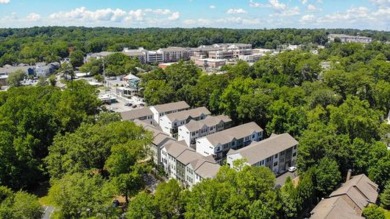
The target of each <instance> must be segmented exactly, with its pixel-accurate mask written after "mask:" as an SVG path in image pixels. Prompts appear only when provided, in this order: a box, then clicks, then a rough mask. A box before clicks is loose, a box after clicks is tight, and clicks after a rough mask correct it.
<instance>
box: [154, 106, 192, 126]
mask: <svg viewBox="0 0 390 219" xmlns="http://www.w3.org/2000/svg"><path fill="white" fill-rule="evenodd" d="M189 108H190V106H189V105H188V104H187V103H186V102H185V101H179V102H174V103H166V104H161V105H155V106H151V107H150V110H151V111H152V112H153V119H154V121H155V122H156V123H159V122H160V117H162V116H164V115H167V114H171V113H176V112H179V111H183V110H186V109H189Z"/></svg>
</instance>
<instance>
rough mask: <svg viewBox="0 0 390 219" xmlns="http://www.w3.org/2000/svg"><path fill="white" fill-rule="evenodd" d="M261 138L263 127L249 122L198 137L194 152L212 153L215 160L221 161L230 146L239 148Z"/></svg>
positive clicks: (204, 154)
mask: <svg viewBox="0 0 390 219" xmlns="http://www.w3.org/2000/svg"><path fill="white" fill-rule="evenodd" d="M262 138H263V129H262V128H260V127H259V126H258V125H257V124H256V123H254V122H250V123H246V124H243V125H239V126H236V127H233V128H230V129H226V130H223V131H221V132H216V133H214V134H211V135H207V136H205V137H201V138H198V139H197V140H196V152H198V153H199V154H202V155H203V156H209V155H212V156H213V157H214V159H215V160H217V161H222V159H224V158H226V154H227V152H228V151H229V150H230V149H231V148H233V149H239V148H242V147H245V146H247V145H249V144H250V143H251V142H252V141H260V140H261V139H262Z"/></svg>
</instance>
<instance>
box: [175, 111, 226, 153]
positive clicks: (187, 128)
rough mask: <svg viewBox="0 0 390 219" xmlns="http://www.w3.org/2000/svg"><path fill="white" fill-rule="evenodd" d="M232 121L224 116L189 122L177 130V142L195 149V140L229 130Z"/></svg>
mask: <svg viewBox="0 0 390 219" xmlns="http://www.w3.org/2000/svg"><path fill="white" fill-rule="evenodd" d="M231 125H232V120H231V119H230V118H229V117H228V116H225V115H219V116H207V117H206V119H204V120H199V121H196V120H191V121H190V122H189V123H187V124H185V125H182V126H180V127H179V129H178V140H179V141H184V142H185V143H186V144H187V146H191V147H192V148H195V146H196V141H195V139H197V138H200V137H203V136H206V135H209V134H213V133H215V132H219V131H222V130H224V129H228V128H230V127H231Z"/></svg>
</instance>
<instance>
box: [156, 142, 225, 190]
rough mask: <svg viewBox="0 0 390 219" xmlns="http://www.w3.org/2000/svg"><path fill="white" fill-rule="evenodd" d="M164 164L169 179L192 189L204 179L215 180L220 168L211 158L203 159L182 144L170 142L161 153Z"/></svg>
mask: <svg viewBox="0 0 390 219" xmlns="http://www.w3.org/2000/svg"><path fill="white" fill-rule="evenodd" d="M161 158H162V164H163V167H164V170H165V172H166V173H167V174H168V176H169V178H173V179H177V180H178V181H179V182H181V183H182V184H183V185H184V186H187V187H191V186H193V185H194V184H196V183H198V182H200V181H201V180H202V179H206V178H214V177H215V176H216V175H217V173H218V171H219V168H220V165H219V164H217V163H216V162H215V161H214V160H213V158H211V157H203V156H201V155H200V154H198V153H196V152H195V150H193V149H191V148H188V147H187V146H186V145H184V144H181V143H180V142H169V143H167V144H166V145H165V146H164V148H163V149H162V151H161Z"/></svg>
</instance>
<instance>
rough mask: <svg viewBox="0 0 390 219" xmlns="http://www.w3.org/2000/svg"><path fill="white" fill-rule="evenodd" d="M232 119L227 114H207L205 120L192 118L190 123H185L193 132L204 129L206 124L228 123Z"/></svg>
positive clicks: (209, 125)
mask: <svg viewBox="0 0 390 219" xmlns="http://www.w3.org/2000/svg"><path fill="white" fill-rule="evenodd" d="M231 121H232V120H231V119H230V118H229V116H225V115H219V116H207V117H206V118H205V119H204V120H199V121H196V120H191V121H190V122H189V123H187V124H186V125H184V126H185V127H186V128H187V129H188V131H190V132H193V131H197V130H200V129H202V128H203V127H204V126H207V127H211V126H216V125H218V124H219V123H221V122H223V123H228V122H231Z"/></svg>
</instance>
